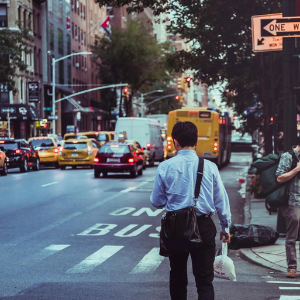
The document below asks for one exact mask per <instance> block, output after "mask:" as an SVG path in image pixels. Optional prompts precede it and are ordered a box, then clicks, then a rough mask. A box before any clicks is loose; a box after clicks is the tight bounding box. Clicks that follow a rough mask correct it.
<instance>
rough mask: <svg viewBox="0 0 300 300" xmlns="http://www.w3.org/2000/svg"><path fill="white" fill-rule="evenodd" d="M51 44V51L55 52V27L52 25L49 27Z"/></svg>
mask: <svg viewBox="0 0 300 300" xmlns="http://www.w3.org/2000/svg"><path fill="white" fill-rule="evenodd" d="M49 44H50V50H54V26H53V24H50V26H49Z"/></svg>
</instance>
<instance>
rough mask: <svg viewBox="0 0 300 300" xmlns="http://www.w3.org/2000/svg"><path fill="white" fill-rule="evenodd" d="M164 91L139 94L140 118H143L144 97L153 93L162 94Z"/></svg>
mask: <svg viewBox="0 0 300 300" xmlns="http://www.w3.org/2000/svg"><path fill="white" fill-rule="evenodd" d="M163 91H164V90H154V91H151V92H149V93H145V94H143V93H142V94H141V117H144V96H147V95H150V94H153V93H162V92H163Z"/></svg>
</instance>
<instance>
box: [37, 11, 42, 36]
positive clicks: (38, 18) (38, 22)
mask: <svg viewBox="0 0 300 300" xmlns="http://www.w3.org/2000/svg"><path fill="white" fill-rule="evenodd" d="M36 27H37V34H38V35H40V33H41V24H40V14H37V16H36Z"/></svg>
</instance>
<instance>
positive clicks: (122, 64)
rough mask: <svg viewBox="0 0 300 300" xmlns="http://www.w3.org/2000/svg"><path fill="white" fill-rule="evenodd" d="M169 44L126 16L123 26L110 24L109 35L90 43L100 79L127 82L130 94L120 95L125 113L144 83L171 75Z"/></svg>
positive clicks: (145, 84) (139, 22) (107, 82)
mask: <svg viewBox="0 0 300 300" xmlns="http://www.w3.org/2000/svg"><path fill="white" fill-rule="evenodd" d="M168 48H169V44H168V43H165V44H158V43H157V41H156V40H155V38H154V37H153V36H152V35H151V34H150V32H149V30H148V29H147V28H146V26H145V25H144V24H143V22H142V21H141V20H139V19H136V20H128V21H127V28H126V29H118V28H112V34H111V38H110V39H108V38H107V37H105V36H104V37H98V38H97V39H96V42H95V45H92V46H91V49H92V52H93V53H94V58H93V59H94V61H95V62H96V63H97V64H98V69H99V73H98V74H99V77H100V79H101V81H102V83H104V84H109V83H110V84H113V83H128V84H129V97H128V99H127V98H126V97H124V99H123V100H124V107H125V111H126V115H127V116H129V115H131V114H132V99H133V97H134V96H135V95H136V93H137V92H138V91H139V90H140V89H141V88H142V87H143V86H150V85H151V84H153V82H155V81H157V80H160V81H162V82H164V81H168V80H169V79H170V75H168V72H167V71H168V70H169V69H170V68H169V66H168V64H167V58H166V54H167V51H168V50H169V49H168ZM104 100H105V99H104Z"/></svg>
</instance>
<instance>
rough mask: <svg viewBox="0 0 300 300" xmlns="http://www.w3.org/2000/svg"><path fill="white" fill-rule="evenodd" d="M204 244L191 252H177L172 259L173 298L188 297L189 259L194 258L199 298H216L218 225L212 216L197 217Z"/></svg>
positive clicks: (182, 299)
mask: <svg viewBox="0 0 300 300" xmlns="http://www.w3.org/2000/svg"><path fill="white" fill-rule="evenodd" d="M197 223H198V227H199V232H200V236H201V238H202V240H203V244H201V245H200V247H198V248H195V249H192V250H191V251H190V252H184V253H180V254H175V255H172V256H170V257H169V259H170V267H171V271H170V294H171V299H172V300H186V299H187V284H188V277H187V260H188V257H189V254H191V258H192V266H193V274H194V276H195V281H196V286H197V292H198V300H214V298H215V296H214V287H213V284H212V282H213V279H214V266H213V265H214V260H215V252H216V243H215V237H216V233H217V231H216V226H215V224H214V222H213V220H212V219H211V217H204V216H203V217H197Z"/></svg>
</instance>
